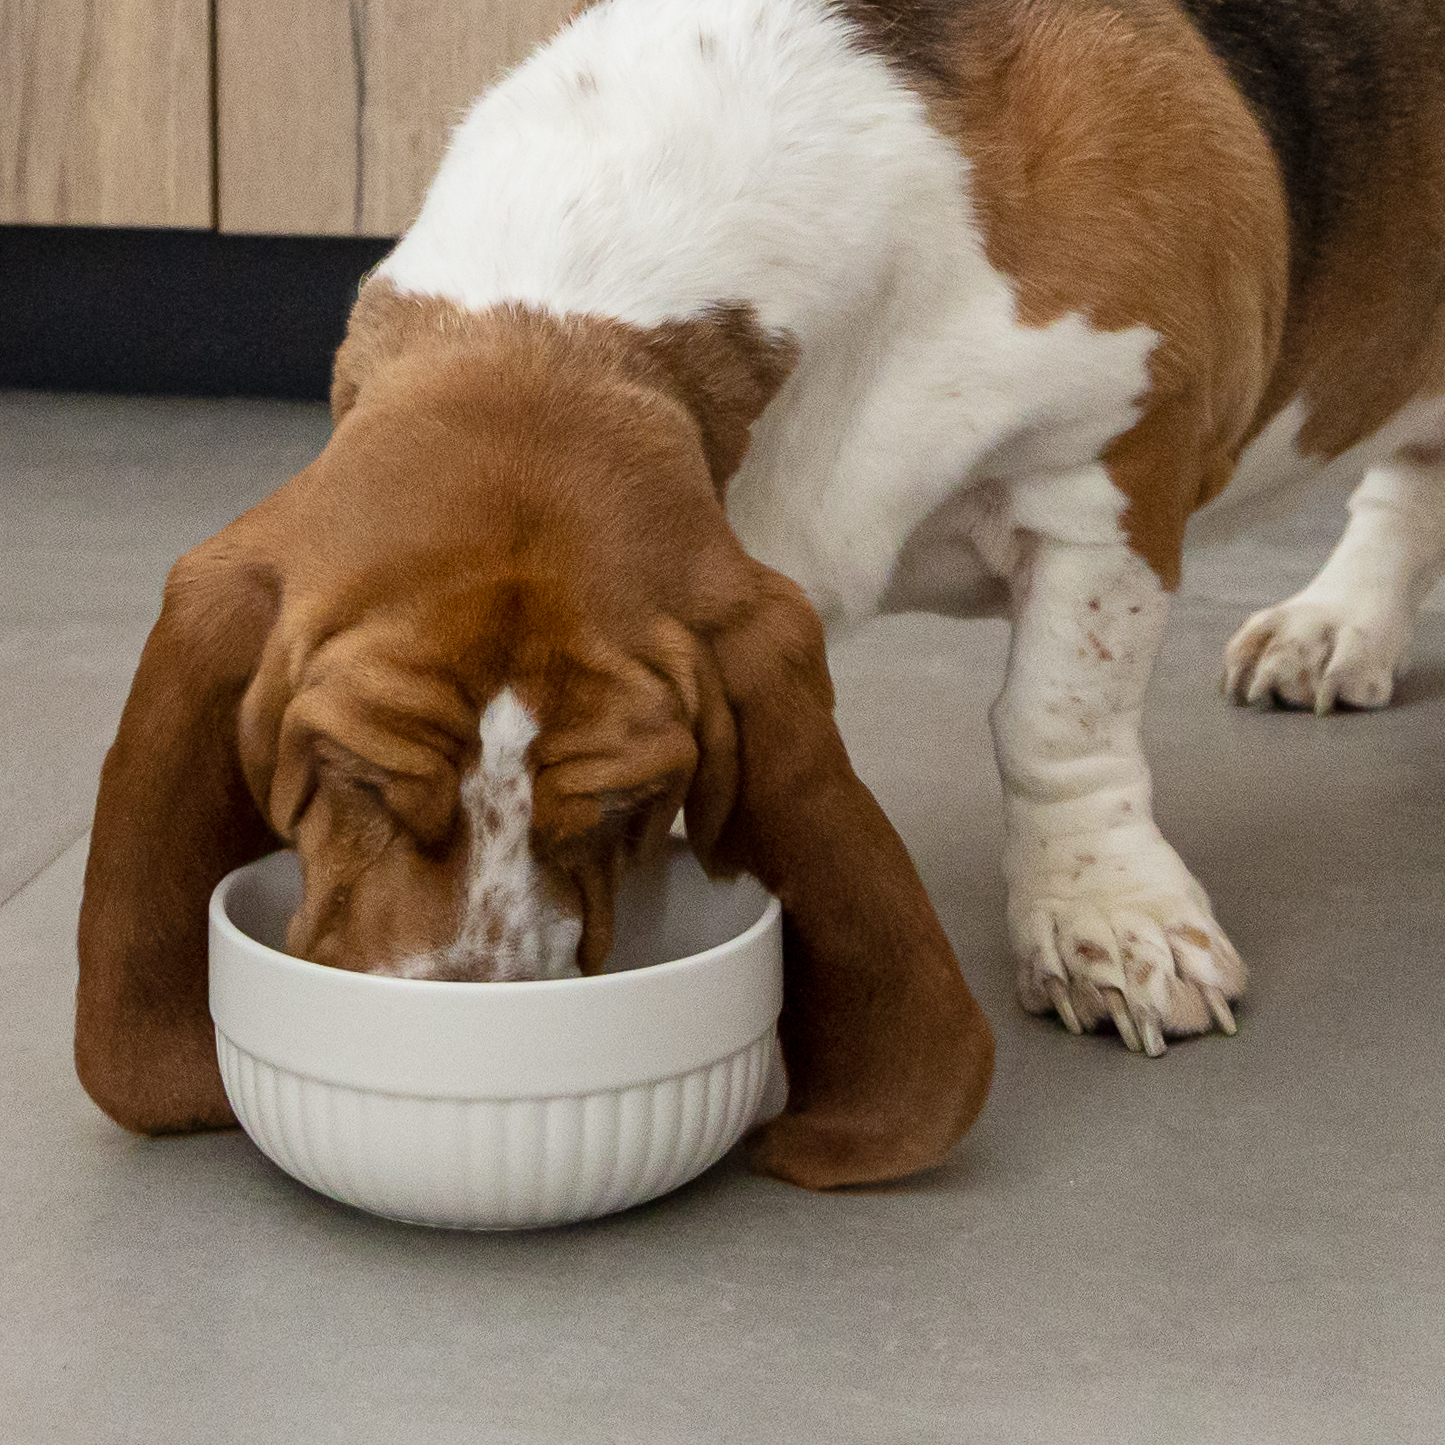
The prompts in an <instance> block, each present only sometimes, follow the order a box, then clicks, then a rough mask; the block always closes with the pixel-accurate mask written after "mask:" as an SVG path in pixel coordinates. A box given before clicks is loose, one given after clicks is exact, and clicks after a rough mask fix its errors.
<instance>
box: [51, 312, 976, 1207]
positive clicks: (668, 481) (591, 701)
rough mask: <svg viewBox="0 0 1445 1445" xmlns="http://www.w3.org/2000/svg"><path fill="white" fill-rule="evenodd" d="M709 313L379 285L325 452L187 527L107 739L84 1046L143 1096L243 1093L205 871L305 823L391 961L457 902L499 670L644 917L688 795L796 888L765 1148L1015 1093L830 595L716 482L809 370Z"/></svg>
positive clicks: (446, 927)
mask: <svg viewBox="0 0 1445 1445" xmlns="http://www.w3.org/2000/svg"><path fill="white" fill-rule="evenodd" d="M696 324H697V325H698V326H702V327H708V328H711V330H710V331H709V332H708V333H707V336H706V338H705V344H698V342H699V340H700V339H701V338H700V337H699V336H698V335H694V336H692V337H690V338H688V344H686V345H683V344H681V343H682V338H680V337H679V336H678V335H677V334H676V332H675V330H673V331H671V332H663V333H655V332H654V333H647V332H640V331H633V330H631V329H630V328H627V327H623V326H620V325H614V324H611V323H606V322H594V321H586V322H563V321H557V320H552V319H547V318H543V317H541V316H539V315H537V314H534V313H529V312H525V311H521V310H511V311H502V312H497V313H492V314H489V315H486V316H479V317H478V316H472V317H465V316H463V315H462V314H461V313H459V312H455V311H453V310H452V309H451V308H447V307H444V306H439V305H437V304H436V303H416V302H412V301H408V300H404V299H403V298H400V297H397V296H395V295H394V294H391V293H389V292H387V291H386V290H385V289H384V288H368V292H367V294H366V295H365V296H364V297H363V299H362V301H361V303H360V304H359V305H358V307H357V311H356V314H355V317H354V319H353V323H352V328H351V332H350V335H349V338H348V341H347V343H346V346H345V347H344V348H343V350H342V352H341V355H340V357H339V359H338V366H337V382H336V388H335V398H336V400H335V406H336V413H337V418H338V424H337V429H336V432H335V434H334V436H333V438H332V440H331V443H330V444H329V445H328V447H327V448H326V450H325V451H324V452H323V454H322V455H321V457H320V458H318V460H317V461H316V462H315V463H314V464H313V465H312V466H311V467H309V468H308V469H307V470H306V471H305V472H303V473H302V474H301V475H300V476H298V477H297V478H295V479H294V480H293V481H292V482H291V483H289V484H288V485H287V486H286V487H283V488H282V489H281V490H280V491H279V492H278V493H276V494H275V495H274V496H273V497H272V498H270V499H269V500H268V501H267V502H266V503H264V504H263V505H262V506H260V507H258V508H256V509H255V510H253V511H252V512H250V513H247V514H246V515H245V516H243V517H241V518H240V519H238V520H237V521H236V522H235V523H233V524H232V525H231V526H230V527H228V528H227V529H226V530H225V531H223V532H222V533H221V534H219V536H218V537H216V538H214V539H213V540H212V541H211V542H209V543H207V544H205V546H204V547H202V548H200V549H197V551H196V552H195V553H193V554H190V555H188V556H187V557H186V558H183V559H182V561H181V562H180V563H179V564H177V568H176V571H175V573H174V574H173V577H172V580H171V583H170V586H169V589H168V593H167V604H166V611H165V612H164V613H163V615H162V619H161V622H160V624H158V626H157V629H156V633H155V635H154V636H153V638H152V641H151V644H150V645H149V646H148V648H147V652H146V655H145V658H144V659H143V660H142V664H141V667H140V670H139V671H138V673H137V675H136V680H135V684H134V686H133V689H132V693H131V697H130V700H129V702H128V703H127V707H126V711H125V715H124V717H123V719H122V722H121V729H120V734H119V736H118V738H117V742H116V746H115V748H114V749H113V750H112V753H111V756H110V758H109V760H108V761H107V764H106V769H105V775H104V778H103V781H102V788H101V796H100V800H99V803H98V806H97V818H96V831H95V841H94V844H93V847H92V853H91V860H90V869H89V873H88V876H87V884H86V899H85V906H84V910H83V913H82V920H81V936H80V954H81V980H80V993H79V1010H78V1016H77V1060H78V1062H79V1063H80V1067H81V1077H82V1080H83V1081H84V1082H85V1084H86V1087H87V1088H88V1089H89V1090H90V1091H91V1092H92V1095H93V1096H94V1097H95V1098H96V1099H97V1102H99V1103H100V1104H101V1105H102V1107H104V1108H105V1109H106V1110H107V1112H109V1113H110V1114H111V1115H112V1116H113V1117H114V1118H116V1119H117V1120H119V1121H120V1122H121V1123H123V1124H125V1125H126V1126H127V1127H130V1128H133V1129H139V1130H144V1131H147V1132H157V1131H164V1130H168V1129H184V1128H191V1127H196V1126H198V1125H205V1124H219V1123H224V1122H227V1121H228V1120H229V1118H230V1115H229V1110H228V1109H227V1108H226V1105H225V1100H224V1096H223V1094H222V1091H221V1087H220V1081H219V1077H218V1073H217V1069H216V1063H215V1056H214V1045H213V1038H212V1029H211V1024H210V1020H209V1017H208V1016H207V1013H206V998H205V995H206V990H205V902H206V897H207V895H208V893H209V891H210V889H211V888H212V887H213V886H214V884H215V883H216V882H217V881H218V879H219V878H220V877H221V875H222V874H223V873H224V872H225V871H226V870H227V869H229V868H231V867H234V866H236V865H237V864H239V863H240V862H242V861H244V860H245V859H247V858H249V857H254V856H256V855H258V854H259V853H261V852H263V851H265V850H266V849H267V848H268V847H271V846H274V844H275V842H276V841H277V838H278V837H280V838H285V839H286V840H288V841H290V842H292V843H293V844H294V845H295V846H296V847H297V848H298V851H299V852H300V855H301V858H302V862H303V872H304V879H305V900H304V903H303V905H302V911H301V914H300V915H299V916H298V919H297V921H296V923H295V924H294V926H293V934H292V940H293V943H294V944H295V945H296V946H297V947H298V948H300V949H302V950H303V951H304V952H305V953H307V954H308V955H309V956H311V957H313V958H317V959H320V960H323V961H328V962H333V963H337V964H341V965H342V966H353V967H354V966H358V965H360V966H366V965H367V964H369V963H374V962H377V961H379V960H383V959H385V958H388V957H391V956H395V955H396V954H397V953H399V952H405V951H412V950H415V949H419V948H426V947H430V946H433V945H434V944H436V943H437V942H440V941H443V940H444V939H445V938H446V937H448V936H449V935H450V933H451V932H452V931H453V930H454V928H455V923H456V917H457V911H456V910H457V902H458V896H459V885H460V876H461V869H462V864H463V861H464V858H465V853H466V847H467V843H468V837H467V824H466V820H465V818H464V817H463V816H461V813H460V810H459V808H458V806H457V790H458V783H459V779H460V777H461V775H462V773H463V772H464V771H465V770H466V768H467V767H469V766H470V765H471V764H472V763H473V762H474V761H475V758H476V751H477V720H478V716H479V714H480V711H481V709H482V707H483V706H484V705H485V703H486V701H487V700H488V699H489V698H490V697H491V696H493V695H494V694H495V693H496V692H497V691H498V690H499V689H500V688H501V687H502V686H504V685H506V686H511V687H513V688H514V689H515V691H516V692H517V693H518V695H519V696H520V698H521V700H522V701H523V702H524V703H525V704H526V705H527V706H528V707H529V708H530V709H531V710H532V711H533V713H534V715H535V716H536V717H537V719H538V721H539V723H540V728H541V731H540V733H539V735H538V737H537V739H536V741H535V742H534V744H533V748H532V753H531V757H530V761H531V764H532V766H533V767H534V768H535V769H536V779H535V785H534V816H533V846H534V851H535V852H536V853H537V855H538V856H539V858H540V859H541V860H542V861H543V863H544V866H545V867H546V868H547V870H548V873H549V876H550V877H551V879H552V880H553V883H554V886H555V887H556V888H557V889H558V890H559V891H560V892H562V893H564V894H565V895H566V897H567V898H568V900H569V901H571V902H574V903H576V904H577V905H579V906H580V907H581V909H582V912H583V920H584V937H583V945H582V963H583V966H584V968H595V967H597V966H598V965H600V963H601V961H602V958H603V957H605V954H606V951H607V949H608V947H609V946H610V941H611V904H612V892H613V888H614V887H615V883H616V879H617V875H618V873H619V871H620V869H621V868H622V867H624V866H625V864H626V861H627V859H628V858H629V857H630V856H631V855H632V853H633V852H634V851H635V850H636V849H637V848H638V847H639V846H642V845H644V844H645V842H646V841H647V839H648V837H649V836H655V835H656V834H657V833H658V832H660V831H665V829H666V826H667V824H668V822H670V820H671V817H672V815H673V812H674V811H675V809H676V807H677V806H678V804H679V803H681V802H683V801H684V800H685V802H686V810H687V816H688V821H689V835H690V837H691V838H692V840H693V845H694V847H695V849H696V850H697V851H698V853H699V856H700V857H701V858H702V859H703V861H704V863H705V864H706V865H707V866H708V867H710V868H712V869H714V870H721V871H723V872H727V871H731V870H736V869H739V868H746V869H750V870H752V871H753V872H755V873H756V874H757V875H758V876H759V877H760V878H761V879H762V880H763V881H764V883H765V884H767V886H768V887H769V888H771V889H773V890H774V891H775V892H777V893H778V895H779V896H780V897H781V898H782V900H783V903H784V907H785V910H786V912H785V917H786V928H787V963H786V985H785V996H786V1001H785V1008H784V1017H783V1020H782V1025H781V1033H782V1040H783V1048H784V1056H785V1059H786V1061H787V1065H788V1072H789V1085H790V1089H789V1101H788V1106H787V1109H786V1111H785V1112H784V1114H783V1115H782V1116H781V1117H780V1118H779V1119H778V1120H776V1121H774V1122H773V1123H772V1124H770V1125H768V1126H766V1127H765V1128H764V1129H763V1130H762V1131H761V1132H760V1135H759V1137H758V1139H757V1140H756V1142H755V1150H756V1156H755V1157H756V1159H757V1161H758V1165H759V1167H760V1168H762V1169H765V1170H766V1171H768V1172H770V1173H773V1174H775V1175H778V1176H779V1177H782V1178H786V1179H790V1180H792V1181H794V1182H797V1183H800V1184H804V1185H808V1186H811V1187H827V1186H831V1185H836V1184H844V1183H854V1182H863V1181H871V1180H878V1179H885V1178H892V1177H895V1176H897V1175H899V1174H902V1173H906V1172H909V1171H911V1170H914V1169H917V1168H919V1167H922V1166H924V1165H927V1164H931V1163H934V1162H937V1161H938V1160H939V1159H940V1158H941V1157H942V1156H943V1155H944V1154H945V1153H946V1152H947V1150H948V1149H949V1148H950V1147H951V1146H952V1144H953V1143H954V1142H955V1141H956V1140H957V1138H958V1137H959V1136H960V1135H961V1134H962V1133H963V1131H964V1130H965V1129H966V1128H967V1127H968V1125H969V1123H970V1122H971V1121H972V1120H973V1118H974V1117H975V1115H976V1114H977V1112H978V1110H979V1108H980V1107H981V1106H982V1103H983V1100H984V1097H985V1096H986V1093H987V1089H988V1082H989V1077H990V1074H991V1069H992V1057H993V1054H992V1040H991V1037H990V1035H989V1032H988V1027H987V1025H986V1024H985V1022H984V1021H983V1018H982V1016H981V1014H980V1013H979V1011H978V1008H977V1005H976V1004H975V1003H974V1001H973V999H972V997H971V996H970V994H969V992H968V989H967V988H966V986H965V985H964V983H963V980H962V978H961V976H960V974H959V971H958V965H957V962H956V961H955V959H954V957H953V954H952V951H951V949H950V948H949V945H948V942H947V939H946V938H945V937H944V935H943V932H942V930H941V928H940V927H939V925H938V922H937V920H936V918H935V917H934V915H933V913H932V910H931V908H930V906H929V904H928V900H927V897H926V895H925V893H924V891H923V887H922V884H921V883H920V881H919V879H918V876H917V873H916V872H915V871H914V869H913V866H912V864H911V862H910V861H909V859H908V856H907V853H906V851H905V850H904V848H903V845H902V843H901V842H900V841H899V839H898V838H897V836H896V834H894V832H893V830H892V829H891V828H890V827H889V825H888V823H887V821H886V819H885V818H884V816H883V814H882V812H881V811H880V810H879V808H878V806H877V804H876V803H875V802H874V801H873V799H872V797H871V795H869V793H868V792H867V790H866V789H865V788H864V787H863V785H862V784H861V783H860V782H859V781H858V779H857V778H856V777H855V776H854V774H853V772H852V769H851V767H850V766H849V764H848V759H847V754H846V752H845V750H844V748H843V744H842V741H841V739H840V738H839V736H838V733H837V729H836V727H835V726H834V723H833V720H832V693H831V687H830V684H829V681H828V676H827V667H826V661H825V655H824V650H823V637H822V630H821V627H820V625H819V623H818V621H817V618H816V616H815V615H814V614H813V612H812V610H811V608H810V607H809V606H808V604H807V603H806V601H805V600H804V599H803V597H802V596H801V594H800V593H799V592H798V591H797V589H796V588H795V587H793V585H792V584H791V583H788V582H786V581H785V580H784V579H782V578H780V577H778V576H777V575H776V574H774V573H772V572H770V571H769V570H768V569H767V568H765V567H763V566H761V565H760V564H758V563H756V562H754V561H752V560H751V559H750V558H748V557H747V556H746V555H745V554H744V553H743V551H742V549H741V547H740V546H739V545H738V543H737V541H736V539H735V538H734V536H733V534H732V532H731V530H730V529H729V528H728V526H727V524H726V520H725V518H724V515H723V510H722V507H721V505H720V493H721V490H722V488H723V485H724V484H725V481H726V473H727V469H728V468H729V466H735V465H736V462H737V460H740V459H741V454H742V449H743V444H742V443H740V441H739V437H742V438H743V439H744V440H745V435H746V427H747V424H748V422H750V421H751V420H752V416H753V415H755V414H756V412H757V411H758V410H760V409H761V407H762V406H763V405H765V404H766V401H767V399H768V397H769V396H770V395H771V391H772V389H773V388H775V387H776V385H777V384H778V383H779V382H780V381H781V379H782V376H783V374H784V373H785V371H786V354H785V346H784V344H783V343H779V342H776V341H774V340H772V339H769V338H767V337H764V336H762V335H761V333H758V332H757V331H756V328H755V327H754V328H752V330H751V331H749V328H748V325H747V324H746V318H745V317H743V316H741V315H739V314H738V313H735V312H728V313H723V314H719V315H718V316H716V317H713V318H711V319H710V320H709V321H706V322H700V323H696Z"/></svg>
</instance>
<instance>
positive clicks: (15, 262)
mask: <svg viewBox="0 0 1445 1445" xmlns="http://www.w3.org/2000/svg"><path fill="white" fill-rule="evenodd" d="M391 244H392V243H391V242H390V241H378V240H356V239H353V238H351V237H309V236H308V237H300V236H222V235H217V234H216V233H215V232H213V231H140V230H111V229H108V228H72V227H53V226H0V386H9V387H34V388H38V389H42V390H57V391H111V392H117V391H118V392H133V393H144V394H155V393H167V394H171V395H177V396H278V397H296V398H314V399H323V398H325V396H326V394H327V390H328V387H329V386H330V382H331V358H332V356H333V354H334V353H335V351H336V348H337V346H338V345H340V343H341V338H342V335H343V334H344V332H345V329H346V317H347V313H348V312H349V311H350V310H351V304H352V302H353V301H354V300H355V299H356V288H357V286H358V284H359V283H360V281H361V278H362V277H363V276H364V275H365V274H366V273H367V271H369V270H370V269H371V267H373V266H374V265H375V264H376V263H377V262H378V261H379V260H381V258H382V257H383V256H384V255H385V254H386V253H387V251H388V250H389V249H390V247H391Z"/></svg>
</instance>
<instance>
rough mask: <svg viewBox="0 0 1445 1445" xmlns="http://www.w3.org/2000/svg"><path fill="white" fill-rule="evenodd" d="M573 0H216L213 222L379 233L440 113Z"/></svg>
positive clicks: (415, 190) (421, 182)
mask: <svg viewBox="0 0 1445 1445" xmlns="http://www.w3.org/2000/svg"><path fill="white" fill-rule="evenodd" d="M576 3H577V0H217V6H216V18H217V26H216V60H217V64H216V74H217V117H218V133H217V138H218V154H219V167H218V173H219V176H220V223H221V228H222V229H223V230H227V231H301V232H306V233H308V234H314V235H354V236H391V235H395V234H397V232H399V231H401V230H403V229H405V227H406V226H407V225H408V224H409V222H410V221H411V220H412V218H413V217H414V216H415V215H416V211H417V207H418V206H419V205H420V204H421V199H422V196H423V195H424V194H425V192H426V187H427V184H428V182H429V181H430V180H431V177H432V174H433V172H434V171H435V170H436V166H437V162H438V161H439V160H440V159H441V155H442V151H443V149H444V148H445V146H446V141H447V136H448V134H449V133H450V131H451V128H452V126H454V125H455V124H456V122H457V121H458V120H460V119H461V117H462V115H463V114H464V113H465V112H466V109H467V107H468V106H469V105H470V103H471V102H472V100H474V99H475V98H476V96H477V95H478V94H480V92H481V91H482V90H484V89H485V88H486V87H487V86H488V85H489V84H490V83H491V82H492V81H493V80H495V79H496V78H497V77H498V76H499V75H500V74H501V73H502V72H503V71H504V70H506V69H507V68H508V67H509V66H511V65H513V64H515V63H516V62H517V61H518V60H520V59H521V58H522V57H523V56H525V55H526V54H527V53H528V51H530V50H531V49H532V48H533V47H534V46H535V45H536V44H537V43H538V41H540V40H542V39H544V38H545V37H546V36H547V35H549V34H550V33H551V32H552V31H553V30H554V29H555V28H556V27H557V26H558V25H559V24H560V23H561V21H562V20H563V19H565V18H566V16H567V15H568V14H569V13H570V12H571V11H572V10H573V9H575V7H576Z"/></svg>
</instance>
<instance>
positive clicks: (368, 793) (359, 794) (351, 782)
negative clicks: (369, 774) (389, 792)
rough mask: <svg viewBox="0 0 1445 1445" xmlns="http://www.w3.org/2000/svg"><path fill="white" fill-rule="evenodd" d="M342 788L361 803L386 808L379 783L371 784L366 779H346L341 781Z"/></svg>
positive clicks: (384, 797) (384, 796)
mask: <svg viewBox="0 0 1445 1445" xmlns="http://www.w3.org/2000/svg"><path fill="white" fill-rule="evenodd" d="M342 786H343V787H344V788H345V789H346V791H347V792H348V793H350V794H351V795H352V796H353V797H355V798H357V799H359V800H361V801H364V802H367V803H371V804H372V805H374V806H375V807H377V808H385V807H386V795H385V794H384V793H383V792H382V791H381V785H380V784H379V783H373V782H371V781H370V780H369V779H367V778H357V777H346V778H343V779H342Z"/></svg>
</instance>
